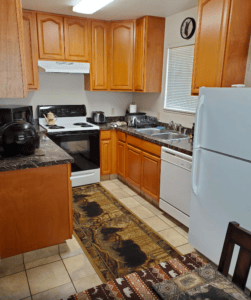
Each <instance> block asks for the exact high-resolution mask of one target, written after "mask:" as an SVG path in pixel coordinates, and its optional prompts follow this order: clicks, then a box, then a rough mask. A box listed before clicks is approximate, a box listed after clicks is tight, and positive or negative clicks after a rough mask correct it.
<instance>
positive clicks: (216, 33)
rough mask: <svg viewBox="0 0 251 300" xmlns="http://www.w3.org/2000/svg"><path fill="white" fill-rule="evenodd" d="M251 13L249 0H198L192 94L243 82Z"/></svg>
mask: <svg viewBox="0 0 251 300" xmlns="http://www.w3.org/2000/svg"><path fill="white" fill-rule="evenodd" d="M250 15H251V1H250V0H243V1H238V0H199V10H198V21H197V32H196V42H195V53H194V68H193V80H192V94H198V93H199V88H200V87H202V86H205V87H230V86H231V85H232V84H243V83H244V80H245V73H246V63H247V56H248V45H249V41H250V28H251V18H250ZM212 16H213V17H212Z"/></svg>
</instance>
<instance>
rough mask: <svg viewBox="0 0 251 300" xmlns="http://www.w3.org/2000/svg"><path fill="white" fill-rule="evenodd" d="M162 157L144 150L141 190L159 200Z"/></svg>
mask: <svg viewBox="0 0 251 300" xmlns="http://www.w3.org/2000/svg"><path fill="white" fill-rule="evenodd" d="M160 165H161V159H160V158H159V157H156V156H153V155H151V154H149V153H147V152H144V151H142V167H141V172H142V175H141V178H142V179H141V190H142V191H143V192H145V193H147V194H149V195H150V196H151V197H152V198H154V199H155V200H157V201H159V191H160Z"/></svg>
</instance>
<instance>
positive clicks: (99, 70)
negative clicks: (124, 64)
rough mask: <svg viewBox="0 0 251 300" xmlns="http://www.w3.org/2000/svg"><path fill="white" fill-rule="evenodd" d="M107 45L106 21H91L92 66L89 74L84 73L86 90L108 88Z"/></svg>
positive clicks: (103, 89)
mask: <svg viewBox="0 0 251 300" xmlns="http://www.w3.org/2000/svg"><path fill="white" fill-rule="evenodd" d="M107 45H108V24H107V22H105V21H92V64H91V65H92V66H91V74H85V89H86V90H89V91H95V90H102V91H106V90H107V89H108V69H107V64H108V63H107V60H108V54H107Z"/></svg>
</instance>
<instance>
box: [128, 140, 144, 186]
mask: <svg viewBox="0 0 251 300" xmlns="http://www.w3.org/2000/svg"><path fill="white" fill-rule="evenodd" d="M126 180H128V181H129V182H131V183H132V184H133V185H135V186H136V187H138V188H140V186H141V150H140V149H137V148H135V147H132V146H130V145H126Z"/></svg>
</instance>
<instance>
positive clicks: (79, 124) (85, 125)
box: [73, 122, 92, 127]
mask: <svg viewBox="0 0 251 300" xmlns="http://www.w3.org/2000/svg"><path fill="white" fill-rule="evenodd" d="M73 125H76V126H81V127H92V125H89V124H87V123H82V122H81V123H74V124H73Z"/></svg>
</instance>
